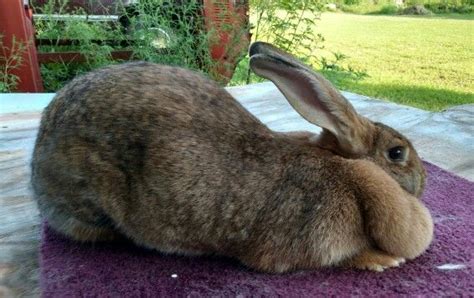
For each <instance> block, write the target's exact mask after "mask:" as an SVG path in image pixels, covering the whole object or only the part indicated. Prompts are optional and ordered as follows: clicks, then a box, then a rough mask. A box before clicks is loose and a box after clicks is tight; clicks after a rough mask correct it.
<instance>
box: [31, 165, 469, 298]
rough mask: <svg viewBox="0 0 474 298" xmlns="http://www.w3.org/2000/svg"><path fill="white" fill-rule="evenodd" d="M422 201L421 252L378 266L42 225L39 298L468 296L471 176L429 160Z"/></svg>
mask: <svg viewBox="0 0 474 298" xmlns="http://www.w3.org/2000/svg"><path fill="white" fill-rule="evenodd" d="M425 165H426V167H427V170H428V173H429V179H428V184H427V188H426V191H425V195H424V200H425V202H426V204H427V205H428V207H429V209H430V210H431V211H432V215H433V218H434V221H435V226H436V228H435V240H434V242H433V244H432V245H431V247H430V249H429V250H428V251H427V252H426V253H425V254H424V255H422V256H421V257H419V258H417V259H416V260H414V261H411V262H408V263H407V264H404V265H402V266H401V267H399V268H394V269H390V270H388V271H385V272H383V273H374V272H366V271H356V270H344V269H325V270H319V271H316V270H315V271H307V272H297V273H291V274H284V275H269V274H262V273H256V272H252V271H251V270H248V269H246V268H245V267H243V266H241V265H240V264H239V263H238V262H236V261H234V260H230V259H226V258H217V257H195V258H191V257H180V256H169V255H168V256H165V255H162V254H160V253H157V252H154V251H150V250H145V249H142V248H138V247H135V246H133V245H132V244H100V245H97V244H96V245H85V244H78V243H75V242H72V241H69V240H67V239H65V238H64V237H62V236H60V235H58V234H56V233H54V232H53V231H52V230H51V229H49V228H47V227H45V229H44V234H43V240H42V246H41V257H40V264H41V265H40V266H41V288H42V291H43V295H44V296H45V297H79V296H80V297H124V296H127V297H150V296H157V295H159V296H165V297H166V296H237V295H238V296H280V295H281V296H314V295H344V296H347V295H380V294H384V295H390V294H391V295H401V294H410V295H428V296H432V295H437V296H438V295H444V296H453V295H466V296H472V295H474V277H473V276H474V257H473V254H474V237H473V236H474V235H473V231H474V220H473V218H474V208H473V203H474V202H473V196H474V183H472V182H469V181H467V180H464V179H462V178H459V177H457V176H454V175H453V174H450V173H448V172H446V171H444V170H442V169H440V168H438V167H436V166H434V165H431V164H427V163H426V164H425Z"/></svg>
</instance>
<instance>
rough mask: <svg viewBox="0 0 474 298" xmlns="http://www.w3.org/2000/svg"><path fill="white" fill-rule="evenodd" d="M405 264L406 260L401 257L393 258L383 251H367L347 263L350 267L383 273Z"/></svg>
mask: <svg viewBox="0 0 474 298" xmlns="http://www.w3.org/2000/svg"><path fill="white" fill-rule="evenodd" d="M403 263H405V259H404V258H401V257H395V256H391V255H389V254H387V253H384V252H382V251H378V250H374V249H367V250H364V251H362V252H360V253H359V254H357V255H356V256H355V257H353V258H352V259H351V260H349V261H348V262H347V265H348V266H349V267H353V268H357V269H361V270H371V271H377V272H382V271H384V270H385V269H387V268H390V267H398V266H400V265H401V264H403Z"/></svg>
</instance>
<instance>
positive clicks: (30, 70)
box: [0, 0, 250, 92]
mask: <svg viewBox="0 0 474 298" xmlns="http://www.w3.org/2000/svg"><path fill="white" fill-rule="evenodd" d="M37 1H39V2H41V1H43V0H37ZM102 1H104V0H102ZM105 1H106V3H108V4H109V5H112V4H113V2H114V0H105ZM28 2H29V1H28V0H0V34H2V35H3V45H4V46H5V47H6V48H7V49H11V48H12V46H13V40H14V39H15V42H21V43H23V44H24V45H27V46H26V51H25V52H24V53H23V56H22V57H23V59H22V62H23V63H22V65H21V66H20V67H19V68H17V69H14V70H11V72H10V73H11V74H13V75H16V76H18V77H19V78H20V80H19V84H18V86H17V91H20V92H42V91H43V85H42V80H41V75H40V72H39V63H55V62H62V61H64V62H82V61H85V57H84V56H83V55H81V54H80V53H79V52H57V53H37V49H36V44H37V42H38V41H40V40H36V39H35V34H34V26H33V24H32V12H31V9H30V8H29V6H28V4H27V3H28ZM76 2H77V3H76ZM83 2H84V0H74V1H73V2H72V3H74V4H75V5H79V4H81V3H82V4H84V3H85V2H84V3H83ZM178 2H179V1H178ZM25 3H26V4H25ZM202 5H203V10H202V13H203V15H204V21H205V27H206V30H208V31H212V33H213V34H211V38H212V39H211V40H210V48H209V51H210V53H211V57H212V59H213V60H214V61H216V62H218V63H216V64H215V69H213V70H212V76H213V77H214V78H216V79H217V80H219V81H221V82H222V83H227V82H228V81H229V80H230V79H231V78H232V74H233V73H234V70H235V67H236V66H237V63H238V62H239V58H240V56H241V54H242V53H243V52H245V51H246V50H247V47H248V45H249V43H250V34H249V28H248V0H231V1H229V0H202ZM91 9H92V10H93V11H94V9H96V7H92V8H91ZM101 12H102V11H101ZM61 42H64V43H65V44H67V42H68V41H67V40H61ZM0 54H3V55H5V56H7V57H8V55H9V54H10V53H8V51H7V52H6V53H0ZM111 54H112V58H113V59H120V60H129V59H130V58H131V56H132V52H131V51H128V50H121V51H113V52H112V53H111Z"/></svg>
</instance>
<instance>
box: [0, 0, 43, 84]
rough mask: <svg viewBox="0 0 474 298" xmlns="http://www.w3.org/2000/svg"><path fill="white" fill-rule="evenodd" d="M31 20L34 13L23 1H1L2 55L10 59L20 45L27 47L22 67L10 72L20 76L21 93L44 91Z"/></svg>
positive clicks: (0, 32) (23, 54) (0, 29)
mask: <svg viewBox="0 0 474 298" xmlns="http://www.w3.org/2000/svg"><path fill="white" fill-rule="evenodd" d="M31 18H32V12H31V10H30V8H29V6H28V5H25V4H23V1H22V0H0V34H1V35H2V36H3V37H2V43H3V46H4V48H5V53H0V54H1V55H5V57H10V55H11V50H12V49H13V48H14V47H15V48H17V46H18V43H21V44H23V45H25V51H24V52H23V53H22V63H21V65H19V66H18V68H15V69H12V70H11V72H9V73H10V74H12V75H16V76H18V78H19V82H18V86H17V91H20V92H42V91H43V83H42V80H41V75H40V71H39V65H38V56H37V53H36V46H35V40H34V35H35V34H34V27H33V25H32V21H31ZM14 43H16V45H15V44H14Z"/></svg>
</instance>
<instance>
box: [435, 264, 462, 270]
mask: <svg viewBox="0 0 474 298" xmlns="http://www.w3.org/2000/svg"><path fill="white" fill-rule="evenodd" d="M436 268H438V269H441V270H458V269H464V268H466V265H464V264H444V265H441V266H437V267H436Z"/></svg>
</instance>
